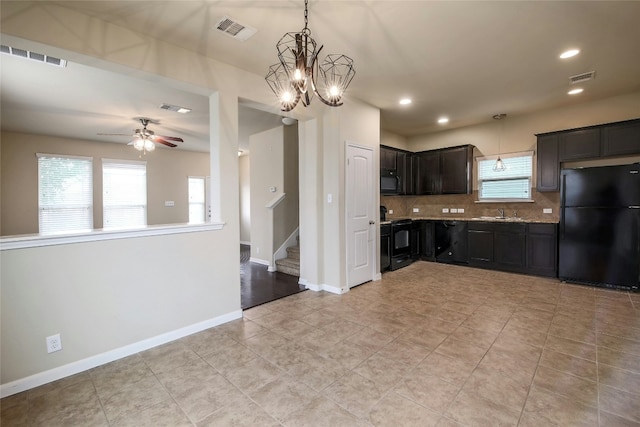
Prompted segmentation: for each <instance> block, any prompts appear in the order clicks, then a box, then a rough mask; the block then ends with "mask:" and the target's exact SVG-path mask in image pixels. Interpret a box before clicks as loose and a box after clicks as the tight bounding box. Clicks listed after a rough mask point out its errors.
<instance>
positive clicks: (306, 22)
mask: <svg viewBox="0 0 640 427" xmlns="http://www.w3.org/2000/svg"><path fill="white" fill-rule="evenodd" d="M308 7H309V0H304V29H305V30H308V29H309V28H308V27H307V25H308V24H309V10H308Z"/></svg>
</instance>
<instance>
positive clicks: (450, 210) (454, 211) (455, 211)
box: [449, 208, 458, 213]
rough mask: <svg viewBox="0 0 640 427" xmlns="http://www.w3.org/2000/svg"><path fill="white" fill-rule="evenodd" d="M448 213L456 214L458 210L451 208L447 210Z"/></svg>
mask: <svg viewBox="0 0 640 427" xmlns="http://www.w3.org/2000/svg"><path fill="white" fill-rule="evenodd" d="M449 212H451V213H458V209H457V208H451V209H449Z"/></svg>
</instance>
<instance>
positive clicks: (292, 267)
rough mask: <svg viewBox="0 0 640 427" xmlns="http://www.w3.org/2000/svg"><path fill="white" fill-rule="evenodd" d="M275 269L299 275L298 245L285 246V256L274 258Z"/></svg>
mask: <svg viewBox="0 0 640 427" xmlns="http://www.w3.org/2000/svg"><path fill="white" fill-rule="evenodd" d="M276 270H278V271H279V272H280V273H284V274H289V275H291V276H296V277H300V245H296V246H290V247H288V248H287V257H286V258H281V259H277V260H276Z"/></svg>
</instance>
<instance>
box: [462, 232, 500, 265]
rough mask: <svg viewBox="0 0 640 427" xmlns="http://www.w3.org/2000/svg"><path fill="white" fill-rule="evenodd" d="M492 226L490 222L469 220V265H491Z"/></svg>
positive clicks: (492, 260) (492, 257) (492, 258)
mask: <svg viewBox="0 0 640 427" xmlns="http://www.w3.org/2000/svg"><path fill="white" fill-rule="evenodd" d="M493 243H494V227H493V224H491V223H486V222H470V223H469V234H468V245H469V265H473V266H476V267H487V266H491V265H493V262H494V256H493Z"/></svg>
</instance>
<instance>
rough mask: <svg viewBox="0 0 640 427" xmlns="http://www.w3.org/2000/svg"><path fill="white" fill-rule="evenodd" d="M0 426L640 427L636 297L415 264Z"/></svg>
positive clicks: (289, 305)
mask: <svg viewBox="0 0 640 427" xmlns="http://www.w3.org/2000/svg"><path fill="white" fill-rule="evenodd" d="M1 403H2V420H1V421H2V423H1V424H2V426H3V427H8V426H13V425H29V426H40V425H46V426H147V425H148V426H161V425H165V426H193V425H197V426H280V425H283V426H331V427H335V426H371V425H374V426H435V425H437V426H447V427H448V426H502V425H504V426H510V425H513V426H515V425H519V426H547V425H557V426H574V425H576V426H598V425H599V426H632V425H635V426H640V295H639V294H629V293H626V292H619V291H611V290H604V289H598V288H591V287H584V286H577V285H568V284H561V283H559V282H558V281H557V280H551V279H543V278H536V277H529V276H521V275H515V274H507V273H499V272H491V271H483V270H476V269H471V268H467V267H459V266H449V265H444V264H435V263H426V262H418V263H414V264H412V265H411V266H409V267H407V268H404V269H401V270H398V271H395V272H390V273H385V274H384V276H383V279H382V280H381V281H378V282H373V283H368V284H365V285H362V286H359V287H357V288H354V289H352V291H351V292H349V293H347V294H345V295H333V294H328V293H323V292H320V293H315V292H311V291H308V292H303V293H300V294H296V295H293V296H290V297H287V298H285V299H282V300H278V301H274V302H272V303H269V304H266V305H262V306H258V307H256V308H253V309H251V310H248V311H246V312H245V313H244V319H242V320H237V321H234V322H231V323H228V324H225V325H221V326H219V327H217V328H213V329H210V330H207V331H204V332H201V333H198V334H195V335H192V336H189V337H187V338H184V339H181V340H179V341H175V342H173V343H170V344H167V345H164V346H161V347H157V348H154V349H151V350H148V351H145V352H142V353H139V354H136V355H134V356H131V357H128V358H126V359H123V360H119V361H116V362H113V363H110V364H108V365H104V366H101V367H98V368H95V369H92V370H90V371H88V372H84V373H81V374H78V375H75V376H73V377H70V378H66V379H63V380H60V381H57V382H55V383H51V384H48V385H45V386H42V387H39V388H37V389H33V390H30V391H28V392H24V393H21V394H19V395H15V396H11V397H8V398H5V399H3V400H2V402H1Z"/></svg>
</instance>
